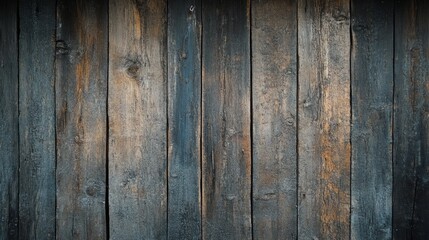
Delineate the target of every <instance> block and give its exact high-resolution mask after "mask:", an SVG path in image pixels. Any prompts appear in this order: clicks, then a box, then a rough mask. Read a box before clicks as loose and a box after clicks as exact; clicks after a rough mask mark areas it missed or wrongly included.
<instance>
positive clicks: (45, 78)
mask: <svg viewBox="0 0 429 240" xmlns="http://www.w3.org/2000/svg"><path fill="white" fill-rule="evenodd" d="M55 12H56V9H55V0H42V1H38V2H36V1H20V2H19V16H20V20H19V32H20V34H19V112H20V113H19V126H20V131H19V136H20V137H19V152H20V161H19V162H20V170H19V221H20V222H19V237H20V239H36V238H42V239H55V193H56V191H55V159H56V157H55V88H54V80H55V71H54V60H55V24H56V23H55V15H56V14H55Z"/></svg>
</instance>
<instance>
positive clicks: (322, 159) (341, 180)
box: [298, 0, 350, 239]
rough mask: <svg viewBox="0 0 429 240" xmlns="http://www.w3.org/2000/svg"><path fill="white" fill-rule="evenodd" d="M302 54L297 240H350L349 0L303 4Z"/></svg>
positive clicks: (314, 0)
mask: <svg viewBox="0 0 429 240" xmlns="http://www.w3.org/2000/svg"><path fill="white" fill-rule="evenodd" d="M298 54H299V75H298V79H299V82H298V85H299V87H298V88H299V91H298V99H299V106H298V112H299V116H298V135H299V137H298V138H299V140H298V156H299V157H298V165H299V167H298V168H299V176H298V179H299V183H298V193H299V195H298V238H300V239H348V238H349V237H350V235H349V226H350V223H349V222H350V221H349V217H350V214H349V212H350V22H349V1H348V0H340V1H333V0H332V1H331V0H306V1H299V3H298Z"/></svg>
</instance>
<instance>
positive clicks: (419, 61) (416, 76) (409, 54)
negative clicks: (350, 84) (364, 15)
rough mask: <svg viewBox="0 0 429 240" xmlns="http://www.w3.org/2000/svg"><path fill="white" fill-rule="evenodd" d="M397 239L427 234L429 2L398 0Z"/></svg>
mask: <svg viewBox="0 0 429 240" xmlns="http://www.w3.org/2000/svg"><path fill="white" fill-rule="evenodd" d="M395 10H396V11H395V90H394V91H395V95H394V101H395V103H394V105H395V110H394V133H393V135H394V145H393V146H394V150H393V156H394V159H393V164H394V171H393V172H394V176H393V179H394V184H393V189H394V190H393V229H394V230H393V238H394V239H426V238H427V236H429V228H428V224H429V114H428V113H429V15H428V12H429V2H428V1H425V0H413V1H405V0H399V1H396V5H395Z"/></svg>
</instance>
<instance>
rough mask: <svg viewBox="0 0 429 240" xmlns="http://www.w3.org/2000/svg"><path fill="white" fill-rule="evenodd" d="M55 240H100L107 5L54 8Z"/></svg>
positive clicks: (92, 1) (94, 2)
mask: <svg viewBox="0 0 429 240" xmlns="http://www.w3.org/2000/svg"><path fill="white" fill-rule="evenodd" d="M57 7H58V9H57V11H58V12H57V16H58V19H57V42H56V44H57V46H56V47H57V49H56V94H57V98H56V104H57V122H56V123H57V125H56V130H57V233H56V236H57V238H58V239H105V238H106V236H107V232H106V229H107V228H106V203H105V200H106V197H105V194H106V147H107V146H106V144H107V139H106V129H107V127H106V123H107V120H106V118H107V116H106V100H107V46H108V45H107V40H108V39H107V23H108V22H107V2H106V1H103V0H89V1H67V0H59V1H58V5H57Z"/></svg>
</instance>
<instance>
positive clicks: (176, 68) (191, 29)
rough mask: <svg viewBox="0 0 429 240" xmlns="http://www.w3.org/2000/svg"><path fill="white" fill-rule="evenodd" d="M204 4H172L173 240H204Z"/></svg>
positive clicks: (170, 230) (170, 229) (189, 0)
mask: <svg viewBox="0 0 429 240" xmlns="http://www.w3.org/2000/svg"><path fill="white" fill-rule="evenodd" d="M200 129H201V3H200V1H194V0H183V1H169V2H168V238H169V239H200V237H201V191H200V189H201V185H200V181H201V145H200V136H201V130H200Z"/></svg>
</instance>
